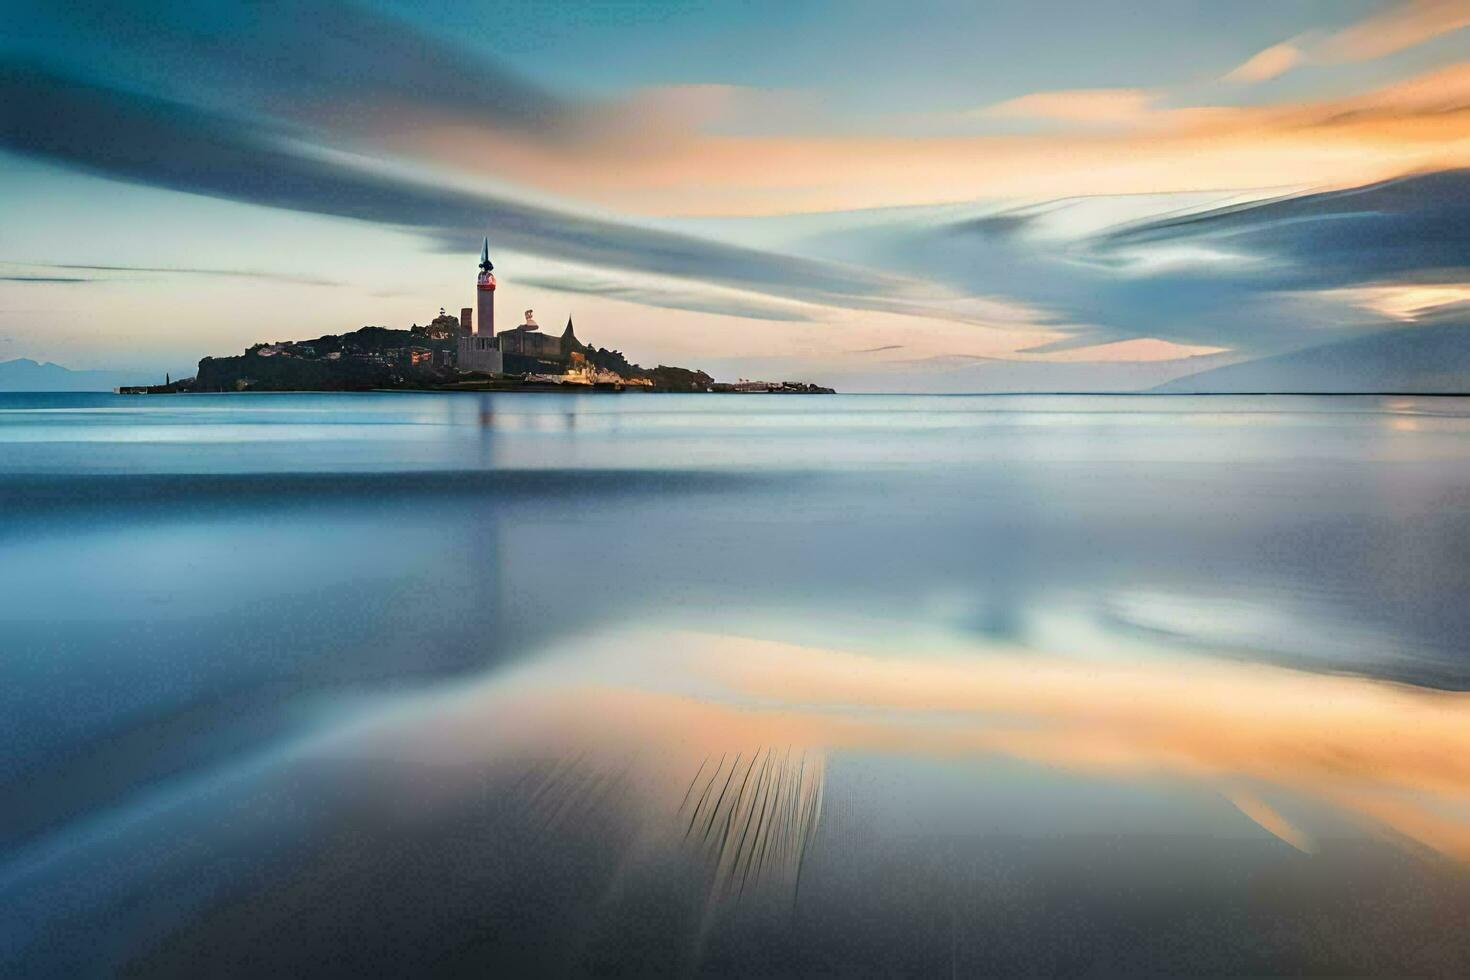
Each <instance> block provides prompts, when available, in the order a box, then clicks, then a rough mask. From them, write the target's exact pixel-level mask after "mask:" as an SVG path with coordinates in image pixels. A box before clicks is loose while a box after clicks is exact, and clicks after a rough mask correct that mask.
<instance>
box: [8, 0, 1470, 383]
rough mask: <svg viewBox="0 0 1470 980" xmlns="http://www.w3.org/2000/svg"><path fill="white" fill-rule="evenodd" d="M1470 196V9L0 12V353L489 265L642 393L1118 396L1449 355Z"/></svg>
mask: <svg viewBox="0 0 1470 980" xmlns="http://www.w3.org/2000/svg"><path fill="white" fill-rule="evenodd" d="M1467 202H1470V0H1408V2H1395V0H1321V2H1314V0H1302V2H1275V3H1264V2H1260V3H1257V2H1247V3H1223V2H1215V3H1205V2H1190V0H1158V2H1154V0H1126V2H1125V0H1095V2H1087V3H1083V2H1073V3H1057V2H1044V0H1043V2H1033V3H1026V4H1017V3H1008V2H994V3H992V2H976V0H971V2H954V3H950V2H936V3H924V4H918V5H904V6H900V5H897V4H893V3H891V2H890V3H873V2H868V0H845V2H832V3H819V2H801V0H786V2H771V3H766V2H757V0H750V2H744V3H651V2H643V3H634V2H611V0H608V2H598V3H577V4H572V3H567V4H554V3H546V2H531V0H525V2H508V3H486V2H450V0H412V2H410V0H379V2H376V3H369V2H362V3H350V2H318V0H306V2H302V3H292V4H275V3H265V2H259V3H250V2H221V3H212V2H192V3H183V2H179V3H166V2H154V0H131V2H128V3H121V2H99V0H70V2H68V3H65V4H58V3H55V2H52V0H34V2H33V0H8V2H7V3H6V4H4V5H3V9H0V361H3V360H7V359H10V358H13V357H30V358H34V359H36V360H41V361H55V362H58V363H61V364H64V365H66V366H68V367H73V368H78V369H97V368H111V369H137V370H148V371H156V372H159V373H162V372H163V371H165V370H167V371H170V372H172V373H173V374H174V375H176V376H177V375H181V374H185V375H186V374H189V373H192V368H193V365H194V364H195V363H196V362H197V361H198V359H199V358H200V357H202V356H205V355H216V356H218V355H224V354H231V353H238V352H239V351H241V350H242V349H243V348H245V347H246V346H248V345H249V344H251V343H254V342H257V341H261V340H278V339H290V338H307V337H314V336H319V335H321V334H324V333H341V332H345V331H349V330H352V329H356V328H357V327H359V326H362V325H365V324H381V325H387V326H396V327H403V326H407V325H409V324H410V323H424V322H427V321H428V320H429V319H431V318H432V317H433V316H434V315H435V314H436V313H437V312H438V310H439V308H440V307H445V308H447V309H449V310H450V311H451V312H453V311H457V310H458V309H459V308H460V307H461V306H466V305H471V304H472V302H473V300H472V295H473V282H474V276H475V273H476V268H475V267H476V262H477V260H478V253H479V245H480V241H481V238H482V236H488V237H489V240H490V248H491V256H492V258H493V259H494V261H495V265H496V274H497V278H498V280H499V283H500V288H499V290H498V292H497V303H498V304H499V306H500V310H499V311H498V314H497V319H498V320H499V321H501V322H502V323H504V322H506V321H509V320H514V321H516V322H519V313H520V312H521V311H522V310H524V309H534V310H535V311H536V319H537V320H538V321H539V322H540V323H541V324H543V325H544V326H547V327H551V326H557V327H559V326H560V325H561V324H562V323H563V322H564V321H565V319H566V318H567V317H568V316H572V317H575V321H576V324H577V332H578V335H579V336H580V337H581V338H582V339H583V340H584V341H587V342H591V343H594V344H596V345H599V346H607V347H613V348H617V349H620V350H622V351H624V352H625V353H627V354H628V355H629V357H630V359H632V360H635V361H638V362H640V363H643V364H646V365H652V364H658V363H665V364H679V365H684V366H690V367H702V368H704V369H705V370H708V371H710V372H711V373H712V374H714V375H716V376H717V377H721V378H728V379H734V378H736V377H759V378H770V379H777V380H780V379H788V378H789V379H793V380H798V379H800V380H811V381H817V382H821V383H827V384H836V385H838V386H839V387H842V388H843V389H844V390H903V391H922V390H940V391H943V390H960V391H966V390H1000V389H1005V390H1011V389H1014V390H1135V389H1141V388H1147V387H1151V386H1153V385H1157V384H1162V383H1165V382H1168V381H1170V380H1172V379H1176V378H1180V377H1185V376H1188V375H1192V374H1195V373H1196V372H1200V371H1203V370H1208V369H1212V368H1219V367H1226V366H1230V365H1239V364H1248V363H1254V362H1256V361H1261V362H1262V363H1265V362H1268V361H1270V359H1273V358H1278V359H1279V358H1282V357H1290V356H1294V355H1298V354H1299V352H1301V351H1304V350H1308V349H1311V348H1315V347H1325V346H1328V345H1334V344H1339V343H1349V342H1353V341H1357V340H1361V339H1362V338H1363V337H1365V336H1369V335H1376V334H1389V335H1390V336H1391V337H1396V336H1399V335H1400V334H1401V333H1403V332H1404V331H1412V330H1414V329H1415V328H1421V329H1422V328H1425V326H1426V325H1429V324H1435V325H1443V324H1445V323H1447V322H1448V323H1451V324H1454V325H1458V324H1459V323H1460V322H1461V319H1462V318H1463V319H1464V320H1465V321H1466V322H1467V323H1470V314H1467V313H1466V312H1465V311H1466V310H1470V203H1467ZM1393 331H1398V332H1400V333H1391V332H1393ZM1464 343H1465V345H1466V350H1467V351H1470V335H1467V339H1466V340H1465V342H1464ZM1345 349H1353V350H1365V351H1366V350H1372V351H1381V350H1383V349H1384V345H1383V344H1382V343H1375V344H1371V345H1361V344H1360V345H1359V346H1358V347H1354V348H1345ZM1375 356H1377V355H1375ZM1291 363H1296V362H1295V361H1292V362H1291Z"/></svg>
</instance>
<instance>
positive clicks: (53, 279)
mask: <svg viewBox="0 0 1470 980" xmlns="http://www.w3.org/2000/svg"><path fill="white" fill-rule="evenodd" d="M95 281H96V280H94V279H83V278H80V277H76V276H0V282H45V283H76V282H95Z"/></svg>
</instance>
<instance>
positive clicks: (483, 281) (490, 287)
mask: <svg viewBox="0 0 1470 980" xmlns="http://www.w3.org/2000/svg"><path fill="white" fill-rule="evenodd" d="M494 268H495V266H494V265H493V264H492V263H491V262H490V239H489V238H486V239H485V244H484V247H482V248H481V249H480V278H479V281H478V282H476V284H475V307H476V314H475V321H476V329H475V332H476V333H477V334H482V335H484V336H486V337H494V336H495V274H494V273H493V272H491V271H490V270H492V269H494Z"/></svg>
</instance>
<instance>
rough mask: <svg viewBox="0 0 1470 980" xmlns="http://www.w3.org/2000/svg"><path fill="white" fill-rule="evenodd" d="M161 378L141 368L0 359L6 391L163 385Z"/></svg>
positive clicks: (0, 377)
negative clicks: (87, 368)
mask: <svg viewBox="0 0 1470 980" xmlns="http://www.w3.org/2000/svg"><path fill="white" fill-rule="evenodd" d="M162 381H163V379H162V378H156V377H154V376H153V375H152V374H145V373H143V372H139V371H73V370H71V369H70V368H64V367H62V366H61V365H60V364H52V363H50V362H46V363H44V364H43V363H39V362H36V361H33V360H31V359H30V358H28V357H21V358H16V359H15V360H13V361H0V392H3V391H111V390H112V389H113V388H116V387H118V386H119V385H138V384H160V383H162Z"/></svg>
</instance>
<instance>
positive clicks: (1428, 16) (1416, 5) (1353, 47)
mask: <svg viewBox="0 0 1470 980" xmlns="http://www.w3.org/2000/svg"><path fill="white" fill-rule="evenodd" d="M1464 27H1470V4H1466V3H1465V2H1464V0H1410V2H1407V3H1400V4H1398V5H1396V6H1393V7H1390V8H1389V9H1388V10H1385V11H1384V12H1383V13H1381V14H1376V15H1374V16H1372V17H1369V18H1367V19H1365V20H1361V21H1358V22H1357V23H1356V24H1352V25H1351V26H1349V27H1345V28H1343V29H1342V30H1340V31H1338V32H1336V33H1335V34H1332V35H1330V36H1328V37H1327V38H1325V39H1324V40H1322V41H1321V42H1320V43H1319V44H1318V45H1316V47H1315V49H1314V51H1313V56H1314V57H1315V58H1316V59H1317V60H1321V61H1328V62H1341V61H1370V60H1372V59H1374V58H1382V57H1385V56H1387V55H1390V54H1394V53H1396V52H1398V51H1403V50H1404V49H1406V48H1412V47H1414V46H1416V45H1419V44H1423V43H1424V42H1425V41H1429V40H1432V39H1434V38H1436V37H1440V36H1441V35H1444V34H1449V33H1451V32H1453V31H1458V30H1460V29H1461V28H1464Z"/></svg>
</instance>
